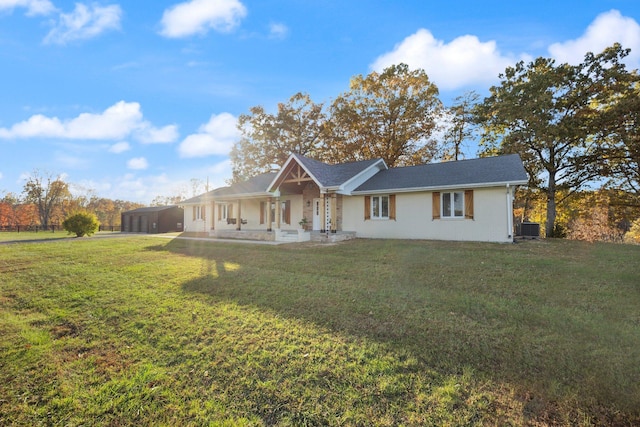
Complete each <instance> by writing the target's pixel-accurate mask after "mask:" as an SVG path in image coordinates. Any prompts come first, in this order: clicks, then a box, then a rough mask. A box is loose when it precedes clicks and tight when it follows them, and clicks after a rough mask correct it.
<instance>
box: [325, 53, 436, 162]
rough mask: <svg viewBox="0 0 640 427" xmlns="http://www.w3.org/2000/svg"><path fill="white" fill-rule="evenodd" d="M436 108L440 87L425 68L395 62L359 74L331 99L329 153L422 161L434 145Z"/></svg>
mask: <svg viewBox="0 0 640 427" xmlns="http://www.w3.org/2000/svg"><path fill="white" fill-rule="evenodd" d="M440 109H441V103H440V100H439V99H438V88H437V87H436V86H435V85H434V84H433V83H431V82H430V81H429V77H428V76H427V74H426V73H425V72H424V70H413V71H411V70H410V69H409V67H408V66H407V65H406V64H398V65H392V66H390V67H388V68H386V69H384V70H383V71H382V72H381V73H377V72H375V71H374V72H372V73H370V74H368V75H367V76H365V77H363V76H362V75H357V76H355V77H353V78H352V79H351V84H350V90H349V91H347V92H345V93H343V94H341V95H339V96H338V97H337V98H336V99H335V100H334V102H333V103H332V105H331V108H330V120H329V122H328V126H327V127H328V132H327V138H328V139H327V148H328V152H327V158H328V160H330V161H334V162H343V161H355V160H364V159H372V158H382V159H384V161H385V162H386V163H387V165H388V166H389V167H394V166H402V165H415V164H421V163H426V162H428V161H430V160H431V159H433V158H434V157H435V156H436V154H437V151H438V150H437V144H436V142H435V141H434V140H433V139H432V138H431V137H432V133H433V131H434V130H435V128H436V119H437V115H438V113H439V111H440Z"/></svg>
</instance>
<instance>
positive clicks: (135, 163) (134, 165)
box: [127, 157, 149, 170]
mask: <svg viewBox="0 0 640 427" xmlns="http://www.w3.org/2000/svg"><path fill="white" fill-rule="evenodd" d="M127 167H128V168H129V169H133V170H144V169H147V168H148V167H149V163H148V162H147V159H145V158H144V157H134V158H133V159H130V160H129V161H128V162H127Z"/></svg>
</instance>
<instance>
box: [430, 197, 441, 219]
mask: <svg viewBox="0 0 640 427" xmlns="http://www.w3.org/2000/svg"><path fill="white" fill-rule="evenodd" d="M431 197H432V203H431V204H432V209H431V215H432V216H433V219H440V192H439V191H434V192H433V193H432V196H431Z"/></svg>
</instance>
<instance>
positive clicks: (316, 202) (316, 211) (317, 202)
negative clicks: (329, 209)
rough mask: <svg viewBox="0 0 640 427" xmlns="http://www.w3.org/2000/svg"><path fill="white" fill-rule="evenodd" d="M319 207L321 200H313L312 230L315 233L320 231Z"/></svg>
mask: <svg viewBox="0 0 640 427" xmlns="http://www.w3.org/2000/svg"><path fill="white" fill-rule="evenodd" d="M321 206H322V199H313V229H314V230H315V231H318V230H320V223H321V221H322V219H321V218H320V212H321V209H320V207H321Z"/></svg>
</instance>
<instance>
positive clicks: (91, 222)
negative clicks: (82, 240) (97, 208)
mask: <svg viewBox="0 0 640 427" xmlns="http://www.w3.org/2000/svg"><path fill="white" fill-rule="evenodd" d="M99 226H100V223H99V222H98V218H97V217H96V216H95V215H94V214H92V213H89V212H78V213H75V214H73V215H71V216H70V217H68V218H67V219H65V220H64V222H63V223H62V227H64V229H65V230H67V231H68V232H69V234H71V233H75V234H76V236H77V237H82V236H85V235H87V236H91V235H92V234H93V233H95V232H96V231H98V227H99Z"/></svg>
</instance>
